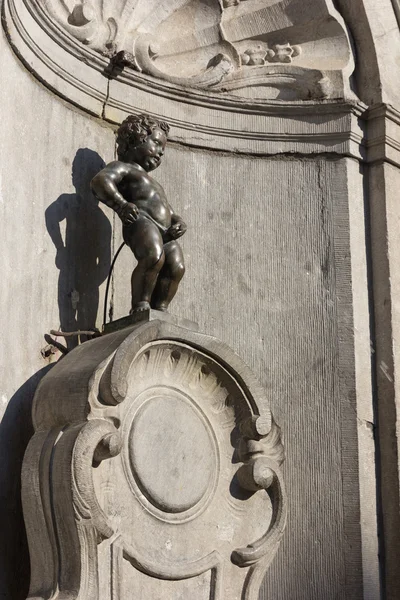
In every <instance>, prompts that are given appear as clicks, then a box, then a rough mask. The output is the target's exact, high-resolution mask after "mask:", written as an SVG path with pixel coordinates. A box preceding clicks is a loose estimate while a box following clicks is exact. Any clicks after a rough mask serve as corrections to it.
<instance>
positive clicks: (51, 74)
mask: <svg viewBox="0 0 400 600" xmlns="http://www.w3.org/2000/svg"><path fill="white" fill-rule="evenodd" d="M4 10H5V20H6V24H7V33H8V36H9V39H10V42H11V44H12V45H13V46H14V48H15V49H16V50H17V52H18V54H19V55H20V56H21V58H22V59H23V60H24V61H25V63H26V64H27V65H28V67H29V70H30V71H31V72H33V73H35V74H36V76H37V77H38V78H39V79H40V80H41V81H42V82H44V83H45V84H46V85H48V86H49V87H50V88H51V89H53V90H54V91H56V92H57V93H58V94H60V95H61V96H63V97H65V98H66V99H68V100H70V101H72V102H73V103H74V104H77V105H78V106H80V107H82V108H84V109H86V110H88V111H89V112H91V113H93V114H95V115H98V116H102V117H103V118H105V119H107V120H108V121H111V122H114V123H118V122H121V121H122V120H123V119H124V118H125V116H126V115H127V114H130V113H137V112H140V111H147V112H148V111H149V110H150V111H151V112H152V114H154V115H157V116H162V117H163V118H165V119H166V120H168V122H169V123H170V124H171V125H172V130H171V139H172V140H176V141H181V142H184V143H186V144H190V145H195V146H196V145H197V146H202V147H204V146H205V145H206V146H210V147H213V148H216V147H217V148H218V147H221V148H222V149H229V150H239V151H240V150H243V151H245V152H249V151H251V152H254V151H255V152H259V153H262V152H270V151H271V149H270V148H268V147H266V143H264V144H260V143H259V144H258V147H257V148H254V147H253V148H250V149H249V148H248V145H246V144H245V141H244V140H246V139H251V140H258V141H263V139H264V137H265V136H266V134H267V132H268V133H269V134H270V135H273V132H274V129H275V128H272V131H271V123H269V124H268V127H267V129H265V127H266V126H265V121H266V119H265V118H264V117H265V116H267V115H271V111H272V114H274V115H275V113H276V115H279V116H282V114H283V113H285V114H287V116H288V117H289V118H290V119H292V120H296V116H295V115H293V114H290V113H293V110H294V109H295V110H297V111H299V107H301V106H303V107H305V110H306V114H305V120H307V119H308V115H307V105H310V104H311V106H315V103H322V104H323V105H325V106H326V105H329V106H330V105H335V104H337V103H338V102H343V100H346V101H353V102H354V101H356V96H355V94H354V93H353V91H352V89H351V85H350V77H351V75H352V73H353V71H354V59H353V53H352V47H351V43H350V40H349V36H348V32H347V28H346V24H345V22H344V20H343V19H342V17H341V15H340V14H339V12H338V11H337V10H336V8H335V7H334V4H333V2H332V0H308V1H307V2H304V0H241V1H239V0H161V1H160V0H129V1H128V0H118V1H113V2H103V1H101V0H85V1H83V2H77V0H47V1H46V2H35V1H33V0H6V1H5V9H4ZM118 57H119V59H118ZM118 60H119V62H118ZM150 107H151V108H150ZM327 110H328V109H325V112H326V111H327ZM260 117H261V118H260ZM325 120H326V118H325ZM277 133H278V132H277ZM279 133H280V135H281V138H282V137H284V136H283V133H287V131H286V130H285V129H284V131H282V132H281V131H279ZM296 133H297V131H296ZM260 136H261V137H260ZM223 137H228V138H230V139H231V144H230V146H228V147H226V145H222V146H221V141H220V140H221V138H223ZM236 138H238V139H236ZM243 138H244V140H243ZM281 141H282V140H281ZM292 145H293V144H292ZM254 146H255V144H254Z"/></svg>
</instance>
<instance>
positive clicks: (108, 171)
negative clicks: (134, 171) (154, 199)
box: [90, 161, 138, 224]
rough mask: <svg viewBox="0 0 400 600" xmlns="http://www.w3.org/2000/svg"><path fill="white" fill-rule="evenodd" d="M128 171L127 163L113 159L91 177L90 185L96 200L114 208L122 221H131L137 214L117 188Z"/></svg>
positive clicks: (132, 205) (135, 209)
mask: <svg viewBox="0 0 400 600" xmlns="http://www.w3.org/2000/svg"><path fill="white" fill-rule="evenodd" d="M128 173H129V165H126V164H124V163H122V162H119V161H114V162H112V163H110V164H109V165H107V166H106V167H105V168H104V169H102V170H101V171H100V173H97V175H96V176H95V177H93V179H92V181H91V183H90V186H91V188H92V192H93V194H94V195H95V196H96V198H97V199H98V200H100V201H101V202H104V204H106V205H107V206H109V207H110V208H112V209H113V210H115V212H116V213H117V214H118V215H119V216H120V218H121V219H122V221H123V223H125V224H129V223H132V222H133V221H134V220H135V219H136V218H137V215H138V211H137V208H136V206H135V204H132V203H131V202H127V201H126V200H125V198H124V197H123V196H122V194H121V193H120V192H119V190H118V184H119V183H121V181H122V180H123V178H124V177H125V176H126V175H128Z"/></svg>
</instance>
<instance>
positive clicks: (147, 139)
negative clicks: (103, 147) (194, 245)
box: [91, 115, 186, 312]
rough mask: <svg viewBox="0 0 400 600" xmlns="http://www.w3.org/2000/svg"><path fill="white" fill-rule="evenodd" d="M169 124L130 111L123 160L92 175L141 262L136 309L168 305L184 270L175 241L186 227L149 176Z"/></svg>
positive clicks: (120, 139) (121, 132)
mask: <svg viewBox="0 0 400 600" xmlns="http://www.w3.org/2000/svg"><path fill="white" fill-rule="evenodd" d="M168 132H169V126H168V124H167V123H164V122H163V121H156V120H155V119H152V118H151V117H149V116H147V115H139V116H134V115H131V116H129V117H127V118H126V119H125V121H123V123H122V124H121V126H120V127H119V129H118V132H117V146H118V149H117V152H118V160H116V161H113V162H111V163H110V164H108V165H107V166H106V167H105V168H104V169H103V170H102V171H100V173H98V174H97V175H96V176H95V177H94V178H93V180H92V183H91V186H92V191H93V193H94V195H95V196H96V198H98V199H99V200H101V201H102V202H104V203H105V204H107V206H110V207H111V208H112V209H114V210H115V212H116V213H117V214H118V216H119V217H120V219H121V221H122V223H123V238H124V241H125V243H126V244H127V245H128V246H129V247H130V248H131V250H132V252H133V254H134V255H135V258H136V260H137V262H138V264H137V266H136V268H135V269H134V271H133V273H132V280H131V281H132V311H131V312H135V311H142V310H147V309H149V308H150V307H151V308H155V309H157V310H163V311H165V310H167V308H168V305H169V303H170V302H171V300H172V298H173V297H174V296H175V294H176V292H177V289H178V285H179V282H180V280H181V279H182V277H183V274H184V272H185V266H184V261H183V253H182V249H181V247H180V246H179V244H178V242H177V241H176V240H177V239H178V238H179V237H181V236H182V235H183V234H184V233H185V231H186V225H185V223H184V222H183V221H182V219H181V217H179V216H178V215H177V214H175V213H174V211H173V210H172V208H171V206H170V205H169V204H168V201H167V198H166V196H165V192H164V190H163V188H162V187H161V185H160V184H159V183H157V182H156V181H155V180H154V179H153V178H152V177H150V175H149V171H153V170H154V169H156V168H157V167H158V166H159V164H160V162H161V157H162V155H163V154H164V150H165V145H166V143H167V135H168Z"/></svg>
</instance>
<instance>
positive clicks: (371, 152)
mask: <svg viewBox="0 0 400 600" xmlns="http://www.w3.org/2000/svg"><path fill="white" fill-rule="evenodd" d="M365 118H366V119H367V120H368V137H367V140H366V150H367V161H368V163H376V162H389V163H391V164H393V165H395V166H397V167H400V112H399V111H398V110H396V109H394V108H393V107H392V106H388V105H387V104H379V105H376V106H374V107H372V108H370V109H369V110H368V112H367V113H366V115H365Z"/></svg>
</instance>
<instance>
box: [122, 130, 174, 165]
mask: <svg viewBox="0 0 400 600" xmlns="http://www.w3.org/2000/svg"><path fill="white" fill-rule="evenodd" d="M166 143H167V136H166V135H165V132H164V131H163V130H162V129H159V128H158V127H156V129H154V131H153V132H152V133H151V134H150V135H149V136H148V137H147V138H146V139H145V140H144V141H143V142H142V143H141V144H139V145H138V146H135V147H134V148H132V153H131V158H132V160H133V161H134V162H136V163H138V164H139V165H140V166H141V167H143V169H144V170H145V171H153V170H154V169H156V168H157V167H158V165H159V164H160V162H161V157H162V155H163V154H164V150H165V146H166Z"/></svg>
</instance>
